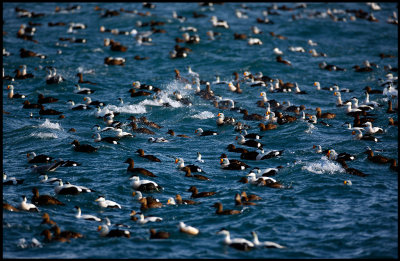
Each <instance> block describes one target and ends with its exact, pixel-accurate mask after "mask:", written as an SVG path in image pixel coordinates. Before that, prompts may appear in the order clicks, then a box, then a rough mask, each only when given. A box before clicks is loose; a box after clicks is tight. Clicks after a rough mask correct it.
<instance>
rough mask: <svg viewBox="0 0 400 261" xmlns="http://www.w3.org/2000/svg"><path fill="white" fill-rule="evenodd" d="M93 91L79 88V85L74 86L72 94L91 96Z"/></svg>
mask: <svg viewBox="0 0 400 261" xmlns="http://www.w3.org/2000/svg"><path fill="white" fill-rule="evenodd" d="M95 91H96V90H92V89H89V88H81V86H80V85H79V84H75V90H74V93H77V94H92V93H94V92H95Z"/></svg>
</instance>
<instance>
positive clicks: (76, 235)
mask: <svg viewBox="0 0 400 261" xmlns="http://www.w3.org/2000/svg"><path fill="white" fill-rule="evenodd" d="M51 230H52V231H53V232H54V235H55V236H56V237H65V238H82V237H83V235H82V234H81V233H78V232H75V231H70V230H64V231H61V229H60V227H59V226H57V224H55V225H54V226H53V227H52V228H51Z"/></svg>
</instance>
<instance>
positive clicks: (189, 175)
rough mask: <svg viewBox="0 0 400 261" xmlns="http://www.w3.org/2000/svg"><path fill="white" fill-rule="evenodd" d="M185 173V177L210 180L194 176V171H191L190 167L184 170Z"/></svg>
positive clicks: (198, 175) (197, 175)
mask: <svg viewBox="0 0 400 261" xmlns="http://www.w3.org/2000/svg"><path fill="white" fill-rule="evenodd" d="M182 170H183V171H185V173H186V174H185V177H193V178H196V179H200V180H210V179H209V178H207V177H206V176H203V175H200V174H195V175H193V174H192V171H191V170H190V167H188V166H186V167H183V168H182Z"/></svg>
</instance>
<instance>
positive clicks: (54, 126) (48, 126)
mask: <svg viewBox="0 0 400 261" xmlns="http://www.w3.org/2000/svg"><path fill="white" fill-rule="evenodd" d="M38 127H39V128H45V129H53V130H61V129H62V128H61V126H60V124H59V123H52V122H51V121H50V120H49V119H46V120H45V121H44V122H43V123H42V124H40V125H39V126H38Z"/></svg>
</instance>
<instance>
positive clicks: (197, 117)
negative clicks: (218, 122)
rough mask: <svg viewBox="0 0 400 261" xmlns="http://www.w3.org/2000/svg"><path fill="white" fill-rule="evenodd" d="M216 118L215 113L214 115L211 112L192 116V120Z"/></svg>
mask: <svg viewBox="0 0 400 261" xmlns="http://www.w3.org/2000/svg"><path fill="white" fill-rule="evenodd" d="M214 117H215V115H214V113H212V112H210V111H202V112H200V113H197V114H195V115H193V116H191V118H194V119H200V120H205V119H210V118H214Z"/></svg>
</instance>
